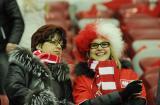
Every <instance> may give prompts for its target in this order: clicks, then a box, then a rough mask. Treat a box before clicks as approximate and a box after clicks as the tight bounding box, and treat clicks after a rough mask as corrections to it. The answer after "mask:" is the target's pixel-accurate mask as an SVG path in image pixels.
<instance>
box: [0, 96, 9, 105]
mask: <svg viewBox="0 0 160 105" xmlns="http://www.w3.org/2000/svg"><path fill="white" fill-rule="evenodd" d="M0 105H9V100H8V97H7V96H6V95H0Z"/></svg>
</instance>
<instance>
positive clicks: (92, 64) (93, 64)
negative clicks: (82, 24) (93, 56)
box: [90, 61, 99, 70]
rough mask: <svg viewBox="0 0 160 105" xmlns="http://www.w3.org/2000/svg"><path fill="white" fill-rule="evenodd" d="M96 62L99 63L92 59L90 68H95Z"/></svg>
mask: <svg viewBox="0 0 160 105" xmlns="http://www.w3.org/2000/svg"><path fill="white" fill-rule="evenodd" d="M98 63H99V61H93V62H92V63H91V66H90V69H92V70H95V68H96V66H97V64H98Z"/></svg>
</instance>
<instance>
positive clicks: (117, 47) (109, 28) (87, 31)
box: [75, 20, 124, 59]
mask: <svg viewBox="0 0 160 105" xmlns="http://www.w3.org/2000/svg"><path fill="white" fill-rule="evenodd" d="M98 36H103V37H105V38H107V39H108V40H109V42H110V43H111V46H112V47H113V50H114V52H115V54H116V55H117V56H118V57H120V56H121V54H122V51H123V49H124V41H123V40H122V32H121V30H120V28H119V27H117V26H115V25H114V24H112V23H108V22H106V21H103V20H97V21H95V22H94V23H90V24H87V25H86V27H85V28H84V29H82V30H81V31H80V32H79V33H78V35H77V36H76V37H75V44H76V46H77V50H78V52H79V54H80V56H81V57H82V58H83V59H86V53H87V52H88V51H89V48H90V43H91V42H92V41H93V40H94V39H96V38H97V37H98Z"/></svg>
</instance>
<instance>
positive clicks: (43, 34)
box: [31, 24, 67, 51]
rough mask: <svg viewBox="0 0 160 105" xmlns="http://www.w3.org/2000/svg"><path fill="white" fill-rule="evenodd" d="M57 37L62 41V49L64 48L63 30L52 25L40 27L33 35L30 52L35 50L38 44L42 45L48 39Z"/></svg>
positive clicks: (64, 33)
mask: <svg viewBox="0 0 160 105" xmlns="http://www.w3.org/2000/svg"><path fill="white" fill-rule="evenodd" d="M55 35H58V36H59V37H60V39H61V40H62V41H63V46H62V49H64V48H66V43H67V40H66V32H65V30H64V29H63V28H62V27H60V26H56V25H53V24H48V25H44V26H42V27H40V28H39V29H38V30H37V31H36V32H35V33H34V34H33V35H32V39H31V50H32V51H34V50H36V46H37V45H38V44H40V43H44V42H45V41H46V39H48V38H49V37H54V36H55Z"/></svg>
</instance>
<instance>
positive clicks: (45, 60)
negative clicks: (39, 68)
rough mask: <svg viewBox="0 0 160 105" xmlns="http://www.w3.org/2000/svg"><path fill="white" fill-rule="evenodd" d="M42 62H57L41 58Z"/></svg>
mask: <svg viewBox="0 0 160 105" xmlns="http://www.w3.org/2000/svg"><path fill="white" fill-rule="evenodd" d="M41 61H42V62H48V63H57V61H51V60H48V59H41Z"/></svg>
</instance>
